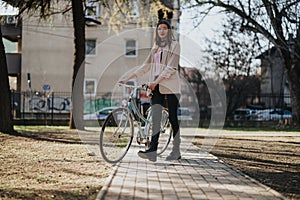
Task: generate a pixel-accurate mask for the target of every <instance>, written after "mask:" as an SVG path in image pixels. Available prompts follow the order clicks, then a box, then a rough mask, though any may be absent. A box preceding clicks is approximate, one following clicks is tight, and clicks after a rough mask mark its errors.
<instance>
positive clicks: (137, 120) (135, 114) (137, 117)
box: [121, 84, 152, 139]
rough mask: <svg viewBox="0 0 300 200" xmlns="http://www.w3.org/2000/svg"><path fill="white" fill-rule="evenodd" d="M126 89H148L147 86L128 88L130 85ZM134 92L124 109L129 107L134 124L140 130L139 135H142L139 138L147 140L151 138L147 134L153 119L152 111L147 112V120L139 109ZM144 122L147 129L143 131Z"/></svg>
mask: <svg viewBox="0 0 300 200" xmlns="http://www.w3.org/2000/svg"><path fill="white" fill-rule="evenodd" d="M121 85H123V84H121ZM124 85H125V84H124ZM125 87H131V88H133V89H134V90H135V89H141V88H142V89H147V86H144V85H142V86H128V85H125ZM134 90H133V91H132V92H131V93H130V95H129V100H128V101H127V104H126V105H124V107H127V110H128V112H129V113H130V115H131V117H132V119H133V122H134V124H135V125H136V127H137V128H138V133H139V134H141V135H138V136H140V138H142V139H147V137H149V136H148V135H147V133H148V129H149V126H148V124H149V123H151V122H150V118H151V114H152V110H151V109H149V110H148V111H147V118H145V117H144V116H143V114H142V113H141V111H140V108H139V107H138V105H137V102H136V100H135V97H134V92H135V91H134ZM142 121H143V122H144V123H145V126H144V127H145V128H144V129H143V130H142V125H141V124H142Z"/></svg>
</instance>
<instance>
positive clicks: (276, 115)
mask: <svg viewBox="0 0 300 200" xmlns="http://www.w3.org/2000/svg"><path fill="white" fill-rule="evenodd" d="M289 118H292V113H291V112H290V111H288V110H283V109H266V110H262V111H259V112H257V113H256V114H255V115H254V117H253V120H255V121H270V120H280V119H289Z"/></svg>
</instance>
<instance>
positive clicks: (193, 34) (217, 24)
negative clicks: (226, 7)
mask: <svg viewBox="0 0 300 200" xmlns="http://www.w3.org/2000/svg"><path fill="white" fill-rule="evenodd" d="M196 12H197V10H194V11H191V10H182V15H181V17H180V28H179V29H180V35H181V37H180V39H179V40H180V44H181V57H182V58H181V61H180V64H181V65H182V66H190V67H194V66H195V67H197V65H199V62H200V60H201V58H202V55H203V53H202V52H201V51H202V50H203V49H204V47H205V39H206V38H210V39H211V38H213V37H214V36H215V34H216V30H220V28H221V21H222V18H223V17H224V16H223V15H222V14H219V13H217V12H212V13H211V14H209V15H208V16H206V17H205V18H204V20H203V21H202V22H201V24H199V25H198V26H197V27H196V28H195V27H194V22H193V20H192V18H193V17H194V16H195V14H196Z"/></svg>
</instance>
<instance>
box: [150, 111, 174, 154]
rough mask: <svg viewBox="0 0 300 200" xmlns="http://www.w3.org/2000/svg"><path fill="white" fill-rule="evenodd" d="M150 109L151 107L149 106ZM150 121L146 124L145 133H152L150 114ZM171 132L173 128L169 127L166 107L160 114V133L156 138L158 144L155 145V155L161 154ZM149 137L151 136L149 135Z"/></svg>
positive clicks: (168, 141) (169, 139) (166, 145)
mask: <svg viewBox="0 0 300 200" xmlns="http://www.w3.org/2000/svg"><path fill="white" fill-rule="evenodd" d="M149 109H151V108H149ZM148 113H149V114H150V115H151V114H152V113H151V111H150V112H148ZM149 121H150V123H149V124H148V126H149V128H147V130H148V131H147V132H148V133H147V135H148V136H151V135H152V122H151V121H152V117H151V116H150V120H149ZM172 134H173V130H172V127H171V123H170V121H169V113H168V110H167V109H163V110H162V116H161V123H160V135H159V140H158V146H157V155H160V154H162V153H163V152H164V151H165V150H166V149H167V147H168V145H169V143H170V141H171V137H172ZM150 138H151V137H150Z"/></svg>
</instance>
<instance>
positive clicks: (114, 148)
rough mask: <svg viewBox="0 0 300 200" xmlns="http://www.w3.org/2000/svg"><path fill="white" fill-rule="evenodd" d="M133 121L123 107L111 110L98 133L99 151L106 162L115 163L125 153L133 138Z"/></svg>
mask: <svg viewBox="0 0 300 200" xmlns="http://www.w3.org/2000/svg"><path fill="white" fill-rule="evenodd" d="M133 128H134V127H133V121H132V118H131V116H130V114H129V113H128V112H127V109H125V108H117V109H115V110H113V111H112V112H111V113H110V114H109V115H108V117H107V118H106V119H105V121H104V123H103V126H102V129H101V133H100V144H99V146H100V153H101V155H102V157H103V159H104V160H105V161H106V162H108V163H117V162H119V161H120V160H122V159H123V158H124V156H125V155H126V153H127V151H128V149H129V147H130V145H131V142H132V139H133V130H134V129H133Z"/></svg>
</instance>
